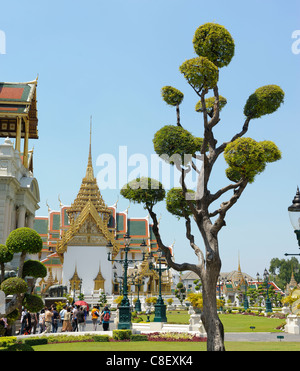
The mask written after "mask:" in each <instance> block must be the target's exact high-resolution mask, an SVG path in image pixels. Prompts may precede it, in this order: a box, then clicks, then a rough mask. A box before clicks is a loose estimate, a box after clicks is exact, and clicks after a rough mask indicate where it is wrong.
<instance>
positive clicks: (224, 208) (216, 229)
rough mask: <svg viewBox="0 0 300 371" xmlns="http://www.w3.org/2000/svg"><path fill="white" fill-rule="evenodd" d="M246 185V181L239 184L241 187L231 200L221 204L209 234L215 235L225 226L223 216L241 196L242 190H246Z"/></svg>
mask: <svg viewBox="0 0 300 371" xmlns="http://www.w3.org/2000/svg"><path fill="white" fill-rule="evenodd" d="M247 184H248V181H247V180H243V181H242V182H241V185H240V186H239V188H238V189H236V190H235V191H234V194H233V196H232V197H231V199H230V200H229V201H227V202H223V203H222V204H221V206H220V209H219V210H217V212H216V215H217V214H219V217H218V219H217V220H216V221H215V223H214V225H213V226H212V228H211V234H212V235H215V236H216V235H217V234H218V232H219V231H220V229H221V228H222V227H223V226H225V225H226V223H225V216H226V213H227V211H228V210H229V209H230V208H231V207H232V206H233V205H234V204H235V203H236V202H237V200H238V199H239V198H240V196H241V194H242V193H243V191H244V189H245V188H246V186H247Z"/></svg>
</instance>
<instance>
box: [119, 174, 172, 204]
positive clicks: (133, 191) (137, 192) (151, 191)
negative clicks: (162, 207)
mask: <svg viewBox="0 0 300 371" xmlns="http://www.w3.org/2000/svg"><path fill="white" fill-rule="evenodd" d="M120 193H121V195H122V196H123V197H125V198H127V199H128V200H130V201H132V202H134V203H141V204H144V207H151V206H153V205H155V204H156V203H157V202H159V201H162V200H163V199H164V198H165V195H166V192H165V190H164V187H163V185H162V184H161V183H160V182H159V181H157V180H155V179H152V178H146V177H141V178H136V179H134V180H132V181H130V182H129V183H127V184H126V185H125V186H123V188H122V189H121V191H120Z"/></svg>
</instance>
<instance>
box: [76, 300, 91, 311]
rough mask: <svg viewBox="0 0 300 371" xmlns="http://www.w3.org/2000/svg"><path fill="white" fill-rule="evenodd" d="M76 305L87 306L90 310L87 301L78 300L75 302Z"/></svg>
mask: <svg viewBox="0 0 300 371" xmlns="http://www.w3.org/2000/svg"><path fill="white" fill-rule="evenodd" d="M74 304H75V305H80V306H82V307H86V310H87V311H89V305H88V303H87V302H86V301H83V300H78V301H76V302H75V303H74Z"/></svg>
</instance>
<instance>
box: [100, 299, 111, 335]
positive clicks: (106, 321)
mask: <svg viewBox="0 0 300 371" xmlns="http://www.w3.org/2000/svg"><path fill="white" fill-rule="evenodd" d="M109 320H110V310H109V309H108V306H107V305H106V306H105V307H104V309H103V312H102V313H101V317H100V321H102V327H103V331H107V330H108V329H109Z"/></svg>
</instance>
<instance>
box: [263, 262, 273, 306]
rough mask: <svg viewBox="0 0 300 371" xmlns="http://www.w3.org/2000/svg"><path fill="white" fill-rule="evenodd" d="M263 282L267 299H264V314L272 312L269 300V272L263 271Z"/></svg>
mask: <svg viewBox="0 0 300 371" xmlns="http://www.w3.org/2000/svg"><path fill="white" fill-rule="evenodd" d="M264 280H265V283H266V285H267V298H266V313H271V312H272V304H271V300H270V298H269V272H268V271H267V270H266V269H265V270H264Z"/></svg>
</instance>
